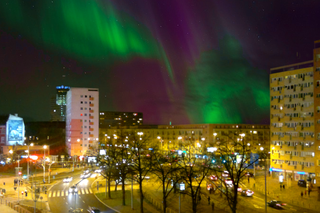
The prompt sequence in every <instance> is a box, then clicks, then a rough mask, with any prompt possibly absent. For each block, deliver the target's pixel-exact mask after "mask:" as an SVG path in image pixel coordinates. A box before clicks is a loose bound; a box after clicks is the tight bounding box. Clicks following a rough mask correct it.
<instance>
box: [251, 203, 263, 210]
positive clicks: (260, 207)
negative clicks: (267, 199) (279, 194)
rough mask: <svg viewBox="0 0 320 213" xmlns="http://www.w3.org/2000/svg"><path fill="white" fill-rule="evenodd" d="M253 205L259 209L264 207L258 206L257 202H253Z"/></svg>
mask: <svg viewBox="0 0 320 213" xmlns="http://www.w3.org/2000/svg"><path fill="white" fill-rule="evenodd" d="M253 206H254V207H255V208H257V209H262V207H261V206H258V205H256V204H253Z"/></svg>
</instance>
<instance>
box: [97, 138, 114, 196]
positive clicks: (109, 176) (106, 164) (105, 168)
mask: <svg viewBox="0 0 320 213" xmlns="http://www.w3.org/2000/svg"><path fill="white" fill-rule="evenodd" d="M106 137H107V140H105V142H104V146H105V147H106V148H107V149H106V150H107V152H106V154H107V155H106V156H105V157H104V158H101V159H100V164H101V166H102V172H101V175H102V176H103V177H104V178H105V179H106V197H107V194H108V198H109V199H110V198H111V190H110V186H111V181H112V180H114V179H116V172H115V169H116V146H115V140H116V139H115V138H114V137H110V136H106Z"/></svg>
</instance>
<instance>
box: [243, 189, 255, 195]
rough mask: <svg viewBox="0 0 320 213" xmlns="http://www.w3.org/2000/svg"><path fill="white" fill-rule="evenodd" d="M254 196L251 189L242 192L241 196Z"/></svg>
mask: <svg viewBox="0 0 320 213" xmlns="http://www.w3.org/2000/svg"><path fill="white" fill-rule="evenodd" d="M253 194H254V192H253V191H251V190H250V189H245V190H242V192H241V195H242V196H245V197H252V195H253Z"/></svg>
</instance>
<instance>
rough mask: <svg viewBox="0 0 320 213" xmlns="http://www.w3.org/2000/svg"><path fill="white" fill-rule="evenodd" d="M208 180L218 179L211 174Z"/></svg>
mask: <svg viewBox="0 0 320 213" xmlns="http://www.w3.org/2000/svg"><path fill="white" fill-rule="evenodd" d="M210 180H213V181H215V180H218V177H217V176H215V175H211V176H210Z"/></svg>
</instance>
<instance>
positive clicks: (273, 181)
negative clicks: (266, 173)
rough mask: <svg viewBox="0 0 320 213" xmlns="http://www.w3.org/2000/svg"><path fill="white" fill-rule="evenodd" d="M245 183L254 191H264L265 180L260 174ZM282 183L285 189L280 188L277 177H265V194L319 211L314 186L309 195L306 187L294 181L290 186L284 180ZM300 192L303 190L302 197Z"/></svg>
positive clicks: (316, 191)
mask: <svg viewBox="0 0 320 213" xmlns="http://www.w3.org/2000/svg"><path fill="white" fill-rule="evenodd" d="M245 184H246V185H248V186H249V188H251V189H252V190H254V191H259V192H261V193H265V180H264V177H262V176H260V177H256V178H255V180H254V179H253V178H251V179H250V183H249V184H248V183H245ZM284 185H285V189H283V188H281V189H280V183H279V179H277V178H272V177H267V196H268V197H269V198H270V200H271V199H273V200H281V201H282V202H285V203H288V204H291V205H296V206H301V207H304V208H308V209H312V210H318V211H320V202H319V201H318V200H317V199H318V189H317V188H316V187H314V188H313V189H312V191H311V193H310V196H309V195H308V191H306V188H305V187H300V186H298V184H297V182H296V181H292V184H291V186H288V185H287V183H286V182H285V183H284ZM305 191H306V195H305ZM301 192H303V196H302V197H301Z"/></svg>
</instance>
